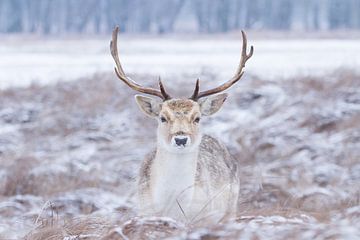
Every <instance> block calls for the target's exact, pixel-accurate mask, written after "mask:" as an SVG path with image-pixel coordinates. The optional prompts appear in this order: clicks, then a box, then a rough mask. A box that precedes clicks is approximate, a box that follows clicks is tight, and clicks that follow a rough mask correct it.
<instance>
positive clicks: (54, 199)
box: [0, 36, 360, 239]
mask: <svg viewBox="0 0 360 240" xmlns="http://www.w3.org/2000/svg"><path fill="white" fill-rule="evenodd" d="M120 39H121V41H122V43H121V45H120V51H121V56H122V58H123V62H124V68H125V69H126V70H127V71H128V72H130V73H132V74H133V75H134V76H135V77H141V78H142V79H144V80H142V81H144V82H146V81H147V83H152V82H151V81H152V80H153V79H155V78H156V76H157V75H159V74H161V75H162V76H163V78H164V79H167V81H169V82H171V84H168V85H170V89H171V90H172V91H174V93H175V92H176V91H177V90H180V92H181V91H182V90H184V92H187V91H190V89H191V88H192V87H193V82H192V85H191V86H190V85H189V86H186V87H183V86H184V81H193V80H194V79H195V78H196V76H197V75H199V74H200V75H201V76H202V77H204V80H203V82H202V84H203V85H202V86H209V85H213V84H215V82H216V83H218V82H219V81H222V79H224V77H226V78H228V77H229V76H230V75H231V73H232V72H233V71H234V69H235V68H236V66H235V65H236V63H237V61H238V54H234V53H238V52H239V48H240V44H239V41H238V40H236V39H233V38H230V39H224V38H220V39H216V40H210V39H208V38H202V39H196V40H190V39H177V38H175V39H173V38H171V39H167V38H161V39H153V38H149V39H134V38H132V37H128V36H127V37H125V38H123V39H122V38H121V37H120ZM250 40H251V36H249V41H250ZM3 41H4V44H2V45H1V47H0V53H1V54H0V71H1V76H0V80H1V87H2V88H9V87H11V86H27V85H28V84H29V83H30V82H31V80H34V82H36V83H39V84H40V85H41V84H44V86H42V87H39V86H32V87H30V88H23V89H11V88H10V89H8V90H4V91H0V97H1V101H0V164H1V168H0V238H5V237H7V238H21V237H23V236H25V235H26V234H29V233H34V232H35V233H36V232H37V231H39V232H41V231H42V227H43V225H44V226H49V225H46V224H48V223H49V221H50V222H51V224H53V222H54V224H55V227H54V229H55V230H56V229H61V232H60V233H59V236H62V238H59V239H79V238H92V237H94V238H96V237H95V236H103V235H106V234H108V233H109V232H110V233H111V232H112V233H113V234H115V235H116V236H119V238H123V239H126V238H129V239H138V238H137V237H138V236H139V235H138V234H139V232H138V229H139V228H141V229H143V230H144V231H143V232H144V235H141V236H145V237H144V239H146V238H152V239H160V238H163V237H169V238H171V239H201V238H206V237H208V238H211V237H214V238H216V237H218V238H225V239H239V238H241V239H270V238H272V237H273V236H274V235H276V236H278V237H279V239H289V236H296V238H295V237H294V239H315V238H316V239H326V238H343V239H354V238H356V237H357V236H359V234H360V232H359V229H360V225H359V223H360V208H359V201H358V199H359V189H360V188H359V183H360V181H359V180H360V163H359V150H358V149H359V148H360V131H359V129H360V127H359V122H360V121H359V119H360V118H359V114H360V101H359V99H360V97H359V96H360V91H359V89H360V88H359V83H360V82H359V79H360V77H359V74H358V73H356V71H352V70H342V69H335V68H337V67H349V68H351V67H353V66H354V65H356V64H359V63H360V61H359V56H360V54H359V51H360V46H359V44H358V43H356V42H355V41H352V40H304V41H298V40H284V39H280V40H276V41H275V40H268V41H265V40H261V39H260V40H259V39H257V40H254V41H253V42H252V41H251V43H253V44H254V45H255V47H256V49H255V51H256V52H255V55H254V58H253V59H251V60H250V61H249V64H248V65H247V73H246V75H245V77H244V79H243V80H242V81H241V82H239V83H238V85H236V87H233V88H232V89H231V90H230V91H229V98H228V100H227V101H226V103H225V104H224V107H223V108H222V109H221V111H219V112H218V113H217V114H216V115H214V116H212V117H209V118H206V119H205V118H204V119H203V120H202V124H203V130H204V132H205V133H209V134H211V135H214V136H216V137H218V138H219V139H220V140H221V141H222V142H224V144H225V145H226V146H227V147H228V148H229V149H230V151H231V153H232V154H233V155H234V157H235V158H236V159H237V160H238V161H240V163H241V189H240V191H241V199H240V210H241V214H240V217H239V218H238V219H236V220H231V221H230V220H229V222H225V223H222V224H218V225H212V224H207V223H206V221H204V222H203V223H201V225H200V226H190V227H189V225H186V224H182V223H179V222H176V221H174V220H172V219H169V218H166V217H162V218H159V217H150V218H144V217H141V216H137V213H136V208H135V189H136V187H135V179H136V176H137V171H138V168H139V165H140V162H141V160H142V159H143V158H144V156H145V154H146V153H147V152H148V151H149V150H150V149H152V148H153V147H154V144H155V142H156V141H155V132H156V131H155V130H154V129H155V127H156V123H155V121H151V120H149V119H147V118H145V116H143V115H142V114H141V113H140V111H139V110H138V108H137V107H136V105H135V103H134V101H133V95H134V92H133V91H130V90H129V89H128V88H126V87H125V86H124V85H123V84H121V83H120V82H119V81H116V80H115V76H114V74H113V73H112V67H113V65H114V64H113V62H112V59H111V58H110V55H109V53H108V40H105V39H90V40H84V42H81V41H80V40H61V41H60V40H53V39H47V40H36V41H35V40H33V39H30V40H29V41H25V42H23V44H21V45H19V43H18V42H16V41H17V40H16V39H15V40H14V41H11V42H10V41H5V40H3ZM330 70H335V71H334V72H333V71H330ZM99 71H100V73H98V72H99ZM101 71H103V73H101ZM96 72H97V74H96V75H94V76H91V77H86V76H89V75H92V74H94V73H96ZM323 72H326V74H323ZM299 73H300V76H298V74H299ZM307 73H311V74H312V76H310V77H309V76H307ZM144 74H145V75H146V76H147V77H146V78H144V76H145V75H144ZM315 75H319V76H318V77H316V76H315ZM79 76H81V77H84V76H85V77H84V78H82V79H77V78H78V77H79ZM294 76H295V77H294ZM302 76H304V77H302ZM283 77H284V78H283ZM58 80H61V81H60V82H59V83H58V84H52V83H54V82H56V81H58ZM78 218H79V219H85V220H79V221H80V223H82V221H84V222H85V223H84V224H89V225H90V226H93V225H91V224H90V223H88V222H86V219H94V218H96V219H98V218H100V219H105V220H106V221H109V222H110V223H107V224H103V225H101V226H103V228H104V229H105V230H101V231H105V232H92V231H90V230H89V231H87V230H88V229H90V227H89V228H86V227H83V228H84V229H85V230H84V232H80V233H79V234H75V233H74V229H72V230H69V229H68V228H69V226H70V227H71V224H64V222H67V221H75V223H78V222H76V221H77V220H76V219H78ZM74 219H75V220H74ZM74 226H76V224H74ZM85 226H87V225H85ZM96 226H99V225H96ZM50 227H52V226H50ZM64 229H65V230H64ZM101 229H102V228H101ZM55 230H54V231H55ZM67 233H68V234H67ZM64 234H65V235H64ZM66 234H67V235H66ZM146 234H148V235H146ZM131 236H132V237H131ZM109 239H113V238H111V237H109Z"/></svg>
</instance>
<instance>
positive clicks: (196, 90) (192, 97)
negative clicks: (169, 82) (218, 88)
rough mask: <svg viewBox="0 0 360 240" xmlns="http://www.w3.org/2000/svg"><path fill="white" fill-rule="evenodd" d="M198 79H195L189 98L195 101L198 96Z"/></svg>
mask: <svg viewBox="0 0 360 240" xmlns="http://www.w3.org/2000/svg"><path fill="white" fill-rule="evenodd" d="M199 89H200V87H199V79H196V84H195V89H194V93H193V95H192V96H191V97H190V99H191V100H194V101H196V100H197V99H198V95H199Z"/></svg>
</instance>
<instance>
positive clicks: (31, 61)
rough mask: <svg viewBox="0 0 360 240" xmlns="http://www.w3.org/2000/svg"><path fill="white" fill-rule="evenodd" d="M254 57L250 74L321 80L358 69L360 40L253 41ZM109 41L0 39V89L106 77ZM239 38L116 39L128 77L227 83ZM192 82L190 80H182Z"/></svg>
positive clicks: (110, 66)
mask: <svg viewBox="0 0 360 240" xmlns="http://www.w3.org/2000/svg"><path fill="white" fill-rule="evenodd" d="M248 35H249V36H248V38H249V44H252V45H254V46H255V55H254V58H253V59H251V61H250V62H249V64H248V66H247V72H248V73H249V74H255V75H258V76H260V77H265V78H276V77H290V76H295V75H298V74H301V75H308V74H311V75H319V74H323V73H326V72H328V71H331V70H334V69H337V68H338V67H347V68H354V69H357V68H358V67H357V66H359V65H360V44H359V41H358V40H346V39H344V40H331V39H322V40H311V39H306V40H296V39H291V40H286V39H284V38H281V39H276V40H265V39H263V38H259V39H258V38H255V39H254V38H252V36H251V34H248ZM109 41H110V36H109V38H100V39H99V38H97V39H76V40H71V39H61V40H56V39H47V40H37V39H34V38H28V39H26V38H25V40H24V39H19V37H12V38H5V39H4V38H3V39H1V38H0V73H1V74H0V88H2V89H4V88H6V87H8V86H28V85H29V84H30V83H31V82H36V83H41V84H46V83H53V82H56V81H58V80H74V79H77V78H79V77H83V76H91V75H92V74H93V73H96V72H109V71H111V70H112V68H113V61H112V58H111V56H110V53H109ZM240 47H241V37H240V36H238V37H235V36H229V37H227V38H225V37H219V36H217V37H216V36H215V37H213V38H211V37H203V38H199V37H198V38H196V39H190V38H183V39H181V38H175V37H173V38H151V37H146V38H145V39H141V38H139V37H138V38H136V37H129V36H120V37H119V49H120V50H119V51H120V54H121V59H122V62H123V64H124V68H125V70H126V71H127V72H128V73H135V74H144V73H145V74H153V75H161V76H162V77H163V78H164V79H168V78H171V77H173V76H174V75H179V74H183V73H184V74H186V75H190V76H191V75H198V74H201V73H202V72H204V71H211V72H213V73H216V74H217V75H219V74H220V75H221V76H222V77H224V78H229V77H230V75H231V74H233V72H234V71H235V69H236V64H237V62H238V60H239V55H240ZM184 80H185V81H187V80H193V79H187V78H185V79H184Z"/></svg>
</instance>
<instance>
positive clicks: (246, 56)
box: [191, 31, 254, 100]
mask: <svg viewBox="0 0 360 240" xmlns="http://www.w3.org/2000/svg"><path fill="white" fill-rule="evenodd" d="M241 35H242V39H243V44H242V51H241V59H240V63H239V66H238V68H237V71H236V73H235V75H234V76H233V77H232V78H231V79H230V80H229V81H227V82H225V83H223V84H222V85H220V86H218V87H216V88H213V89H210V90H207V91H203V92H200V93H198V94H197V96H196V98H194V99H193V96H194V94H195V92H196V89H197V88H198V87H199V84H198V81H197V82H196V86H195V91H194V94H193V96H192V97H191V99H193V100H198V99H200V98H202V97H206V96H209V95H212V94H215V93H219V92H222V91H224V90H226V89H228V88H229V87H231V86H232V85H234V84H235V83H236V82H237V81H239V80H240V79H241V77H242V75H243V74H244V71H243V69H244V67H245V63H246V61H247V60H249V59H250V58H251V57H252V55H253V53H254V47H253V46H251V47H250V52H249V54H247V38H246V34H245V32H244V31H241Z"/></svg>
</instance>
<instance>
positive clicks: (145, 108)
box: [135, 95, 161, 117]
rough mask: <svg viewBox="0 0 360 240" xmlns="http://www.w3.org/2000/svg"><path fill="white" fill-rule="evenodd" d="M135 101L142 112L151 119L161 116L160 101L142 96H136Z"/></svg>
mask: <svg viewBox="0 0 360 240" xmlns="http://www.w3.org/2000/svg"><path fill="white" fill-rule="evenodd" d="M135 101H136V103H137V105H138V106H139V108H140V109H141V111H142V112H143V113H145V114H146V115H148V116H149V117H157V116H158V115H159V113H160V110H161V102H160V101H158V100H156V99H153V98H149V97H145V96H142V95H135Z"/></svg>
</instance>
